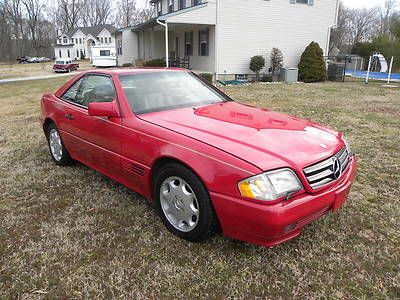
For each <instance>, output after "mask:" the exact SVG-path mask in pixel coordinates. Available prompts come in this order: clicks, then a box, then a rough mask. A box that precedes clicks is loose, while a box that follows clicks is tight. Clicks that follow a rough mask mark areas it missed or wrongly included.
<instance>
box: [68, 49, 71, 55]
mask: <svg viewBox="0 0 400 300" xmlns="http://www.w3.org/2000/svg"><path fill="white" fill-rule="evenodd" d="M67 55H68V57H71V52H70V51H69V49H67Z"/></svg>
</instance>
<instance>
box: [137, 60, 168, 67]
mask: <svg viewBox="0 0 400 300" xmlns="http://www.w3.org/2000/svg"><path fill="white" fill-rule="evenodd" d="M166 65H167V64H166V63H165V59H164V58H157V59H152V60H148V61H146V62H144V63H143V66H144V67H165V66H166Z"/></svg>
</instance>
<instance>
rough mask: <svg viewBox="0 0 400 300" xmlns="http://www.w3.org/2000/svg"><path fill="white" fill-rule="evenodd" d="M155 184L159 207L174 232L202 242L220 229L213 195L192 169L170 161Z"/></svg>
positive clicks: (163, 219)
mask: <svg viewBox="0 0 400 300" xmlns="http://www.w3.org/2000/svg"><path fill="white" fill-rule="evenodd" d="M154 183H155V184H154V191H153V193H154V198H155V199H154V200H155V206H156V208H157V210H158V213H159V215H160V217H161V219H162V221H163V223H164V225H165V226H166V227H167V229H168V230H169V231H170V232H172V233H173V234H174V235H176V236H178V237H180V238H183V239H186V240H188V241H191V242H200V241H203V240H205V239H207V238H209V237H210V236H211V235H212V234H214V233H215V232H216V231H217V228H218V222H217V218H216V216H215V213H214V210H213V207H212V205H211V200H210V195H209V193H208V191H207V189H206V188H205V186H204V185H203V183H202V182H201V181H200V180H199V178H198V177H197V176H196V175H195V174H194V173H193V172H192V171H191V170H189V169H188V168H186V167H184V166H182V165H180V164H177V163H170V164H167V165H165V166H164V167H162V168H161V169H160V170H159V172H158V174H156V176H155V181H154Z"/></svg>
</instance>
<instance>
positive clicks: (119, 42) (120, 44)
mask: <svg viewBox="0 0 400 300" xmlns="http://www.w3.org/2000/svg"><path fill="white" fill-rule="evenodd" d="M117 54H118V55H122V40H118V41H117Z"/></svg>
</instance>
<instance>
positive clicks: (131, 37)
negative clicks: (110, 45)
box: [116, 29, 139, 66]
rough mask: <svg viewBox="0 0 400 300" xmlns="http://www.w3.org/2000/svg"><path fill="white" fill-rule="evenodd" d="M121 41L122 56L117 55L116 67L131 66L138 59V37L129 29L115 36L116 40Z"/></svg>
mask: <svg viewBox="0 0 400 300" xmlns="http://www.w3.org/2000/svg"><path fill="white" fill-rule="evenodd" d="M121 39H122V55H117V60H118V65H119V66H122V65H123V64H132V65H135V61H136V60H137V59H138V58H139V53H138V51H139V49H138V36H137V33H135V32H132V31H131V30H130V29H128V30H124V31H123V32H121V33H118V34H117V39H116V40H121ZM116 42H117V41H116Z"/></svg>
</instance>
